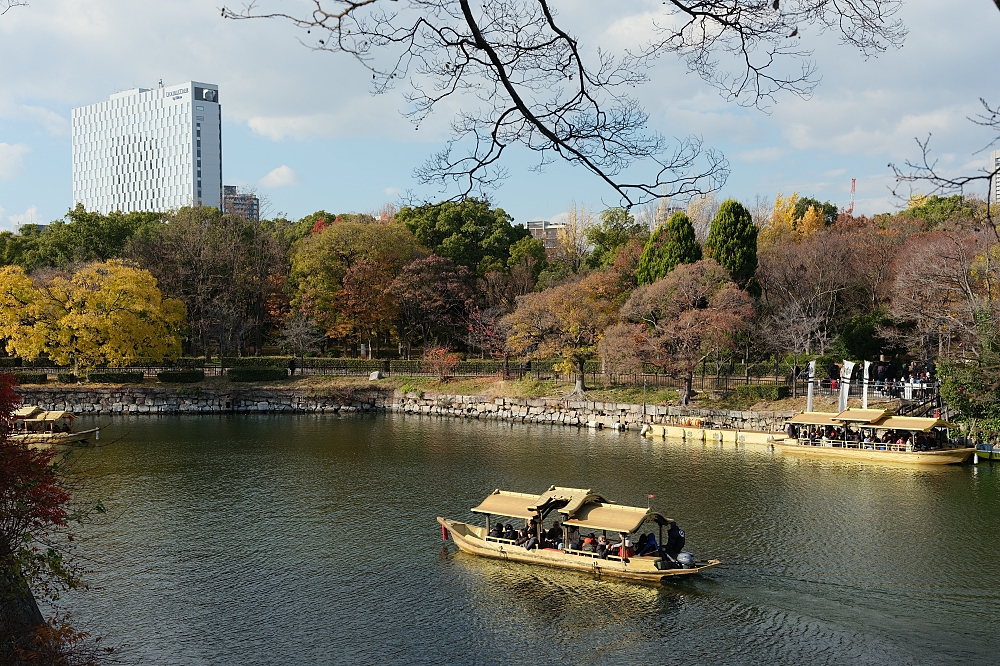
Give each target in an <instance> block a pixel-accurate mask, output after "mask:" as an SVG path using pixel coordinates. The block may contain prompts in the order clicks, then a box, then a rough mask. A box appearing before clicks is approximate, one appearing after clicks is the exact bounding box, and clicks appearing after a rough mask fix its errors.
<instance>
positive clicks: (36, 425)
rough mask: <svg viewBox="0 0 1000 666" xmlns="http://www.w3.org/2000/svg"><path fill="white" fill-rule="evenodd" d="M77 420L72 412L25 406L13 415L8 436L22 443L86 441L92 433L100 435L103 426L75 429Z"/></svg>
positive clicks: (39, 443)
mask: <svg viewBox="0 0 1000 666" xmlns="http://www.w3.org/2000/svg"><path fill="white" fill-rule="evenodd" d="M74 419H76V415H74V414H73V413H72V412H67V411H63V410H59V411H45V410H43V409H42V408H41V407H37V406H34V405H31V406H27V407H21V408H20V409H17V410H15V411H14V412H13V413H12V414H11V419H10V432H8V433H7V439H9V440H10V441H12V442H20V443H22V444H32V445H56V444H83V443H86V442H87V441H88V440H89V439H90V438H91V436H95V437H96V436H99V434H98V433H99V432H100V428H90V429H89V430H79V431H74V430H73V421H74Z"/></svg>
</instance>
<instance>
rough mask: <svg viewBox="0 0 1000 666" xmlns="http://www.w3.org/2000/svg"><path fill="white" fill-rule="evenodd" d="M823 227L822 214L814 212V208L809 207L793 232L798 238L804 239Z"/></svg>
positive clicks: (824, 223) (824, 222)
mask: <svg viewBox="0 0 1000 666" xmlns="http://www.w3.org/2000/svg"><path fill="white" fill-rule="evenodd" d="M825 227H826V219H825V218H824V217H823V213H821V212H820V211H818V210H816V206H809V210H807V211H806V213H805V215H803V216H802V219H801V220H799V221H798V222H797V223H796V225H795V231H796V234H797V235H798V237H799V238H804V237H806V236H810V235H812V234H814V233H816V232H817V231H819V230H820V229H823V228H825Z"/></svg>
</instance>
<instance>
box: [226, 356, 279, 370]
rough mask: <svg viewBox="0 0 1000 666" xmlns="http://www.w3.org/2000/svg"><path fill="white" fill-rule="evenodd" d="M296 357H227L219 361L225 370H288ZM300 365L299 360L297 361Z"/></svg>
mask: <svg viewBox="0 0 1000 666" xmlns="http://www.w3.org/2000/svg"><path fill="white" fill-rule="evenodd" d="M293 358H295V357H294V356H239V357H237V356H226V357H223V358H220V359H219V362H220V363H221V364H222V366H223V367H225V368H287V367H288V363H289V361H291V360H292V359H293ZM296 364H298V359H296Z"/></svg>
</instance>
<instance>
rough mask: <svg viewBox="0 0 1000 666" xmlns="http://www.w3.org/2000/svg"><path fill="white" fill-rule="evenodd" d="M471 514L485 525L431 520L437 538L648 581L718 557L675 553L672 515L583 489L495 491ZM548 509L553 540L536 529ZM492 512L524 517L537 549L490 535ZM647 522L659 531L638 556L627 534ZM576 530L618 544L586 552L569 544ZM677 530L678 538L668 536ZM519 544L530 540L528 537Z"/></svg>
mask: <svg viewBox="0 0 1000 666" xmlns="http://www.w3.org/2000/svg"><path fill="white" fill-rule="evenodd" d="M472 512H473V513H478V514H481V515H485V517H486V525H485V527H483V526H479V525H472V524H469V523H464V522H460V521H457V520H451V519H449V518H442V517H438V519H437V520H438V522H439V523H440V524H441V529H442V536H443V537H444V538H445V539H447V538H448V537H449V536H450V537H451V539H452V541H454V542H455V545H456V546H458V548H459V549H460V550H462V551H463V552H466V553H470V554H472V555H479V556H482V557H491V558H494V559H501V560H506V561H510V562H522V563H525V564H537V565H541V566H547V567H554V568H557V569H567V570H571V571H580V572H583V573H590V574H594V575H597V576H611V577H615V578H624V579H629V580H633V581H642V582H649V583H657V582H662V581H665V580H668V579H672V578H678V577H683V576H692V575H694V574H697V573H700V572H702V571H705V570H706V569H711V568H712V567H716V566H719V564H721V562H719V560H708V561H707V562H695V560H694V556H693V555H691V554H690V553H686V552H681V551H680V548H683V544H684V536H683V532H681V531H680V530H679V529H677V524H676V522H675V521H674V520H673V519H671V518H667V517H665V516H663V515H662V514H660V513H657V512H655V511H653V510H652V509H650V508H643V507H635V506H624V505H621V504H615V503H614V502H611V501H609V500H607V499H605V498H604V497H602V496H601V495H598V494H596V493H594V492H593V491H591V490H589V489H582V488H561V487H556V486H551V487H550V488H549V489H548V490H546V491H545V492H544V493H542V494H541V495H532V494H528V493H518V492H510V491H506V490H499V489H498V490H494V491H493V493H491V494H490V495H489V496H488V497H487V498H486V499H484V500H483V501H482V503H481V504H479V506H477V507H475V508H473V509H472ZM553 512H554V513H555V515H556V516H557V517H559V518H560V519H561V530H562V537H561V543H559V544H554V543H553V542H552V541H551V540H548V539H546V536H545V533H543V531H542V524H543V521H544V520H545V519H546V518H547V517H548V516H549V515H551V514H552V513H553ZM492 516H503V517H508V518H520V519H523V520H525V521H527V524H526V527H525V531H526V532H527V531H530V534H531V536H532V537H534V538H533V539H532V541H534V542H535V543H537V544H538V547H532V548H531V549H530V550H528V549H526V548H525V547H524V546H522V545H518V543H517V541H518V540H515V539H509V538H504V537H503V536H494V535H492V534H491V529H490V519H491V517H492ZM647 524H655V525H656V526H657V528H658V529H659V540H658V541H656V542H655V544H657V547H656V548H655V549H654V550H652V551H651V552H648V553H644V554H642V555H637V554H631V553H630V552H629V549H630V545H631V543H632V538H631V536H632V535H633V534H636V533H637V532H639V531H640V530H642V528H643V527H644V526H645V525H647ZM664 528H666V529H667V532H668V539H667V541H666V542H665V541H664V539H663V532H664ZM554 529H559V528H554ZM571 530H572V531H573V532H571ZM582 532H589V533H591V534H597V533H600V534H601V535H602V536H604V537H605V539H606V538H607V536H608V533H611V534H613V535H616V536H617V537H618V544H620V545H621V546H622V547H620V548H619V549H617V550H609V551H605V552H599V550H598V549H594V550H590V549H586V548H587V547H586V546H584V547H580V545H579V543H571V535H572V534H573V533H582ZM678 533H679V534H680V538H679V540H678V539H676V538H674V537H671V536H669V535H670V534H673V535H676V534H678ZM650 534H652V533H650ZM646 538H647V537H640V539H639V540H636V543H637V544H638V543H639V541H643V542H646V543H649V542H648V541H646ZM678 544H679V547H678ZM525 545H532V544H531V542H530V541H529V543H528V544H525ZM623 549H624V551H625V552H624V553H622V550H623ZM671 551H676V552H671Z"/></svg>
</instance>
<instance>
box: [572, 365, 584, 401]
mask: <svg viewBox="0 0 1000 666" xmlns="http://www.w3.org/2000/svg"><path fill="white" fill-rule="evenodd" d="M575 364H576V388H574V389H573V393H583V392H584V391H586V390H587V387H586V386H584V381H583V380H584V379H585V374H584V367H585V364H586V362H585V361H582V360H577V361H576V362H575Z"/></svg>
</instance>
